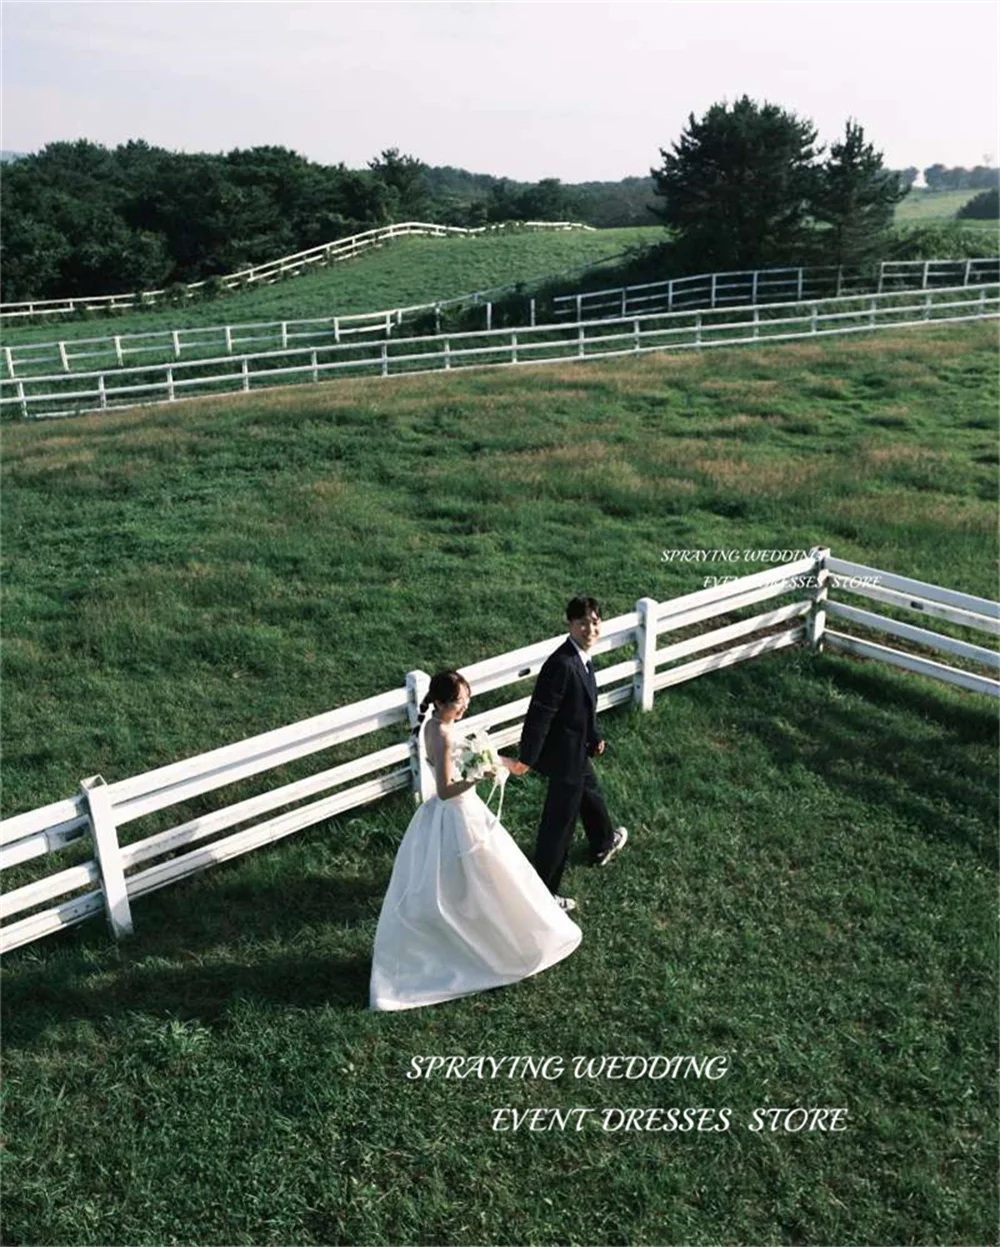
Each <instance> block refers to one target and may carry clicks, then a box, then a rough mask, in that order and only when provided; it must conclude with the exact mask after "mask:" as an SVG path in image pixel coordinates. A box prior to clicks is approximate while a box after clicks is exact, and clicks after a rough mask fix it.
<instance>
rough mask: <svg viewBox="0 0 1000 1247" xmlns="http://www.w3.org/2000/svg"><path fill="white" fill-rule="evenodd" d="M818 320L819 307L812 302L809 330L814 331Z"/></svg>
mask: <svg viewBox="0 0 1000 1247" xmlns="http://www.w3.org/2000/svg"><path fill="white" fill-rule="evenodd" d="M818 321H819V308H818V307H817V306H816V304H815V303H814V304H813V305H812V316H811V317H810V318H809V332H810V333H815V332H816V329H817V326H818Z"/></svg>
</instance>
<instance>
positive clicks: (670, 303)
mask: <svg viewBox="0 0 1000 1247" xmlns="http://www.w3.org/2000/svg"><path fill="white" fill-rule="evenodd" d="M673 310H674V279H673V278H672V277H671V279H670V280H669V281H668V282H667V311H668V312H672V311H673Z"/></svg>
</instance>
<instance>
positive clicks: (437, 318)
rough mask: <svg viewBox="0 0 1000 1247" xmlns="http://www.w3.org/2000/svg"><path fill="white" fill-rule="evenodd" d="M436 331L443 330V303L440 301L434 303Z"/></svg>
mask: <svg viewBox="0 0 1000 1247" xmlns="http://www.w3.org/2000/svg"><path fill="white" fill-rule="evenodd" d="M434 332H435V333H436V334H437V333H440V332H441V304H440V303H435V304H434Z"/></svg>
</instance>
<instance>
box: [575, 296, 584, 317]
mask: <svg viewBox="0 0 1000 1247" xmlns="http://www.w3.org/2000/svg"><path fill="white" fill-rule="evenodd" d="M576 319H577V320H583V295H582V294H578V295H577V296H576Z"/></svg>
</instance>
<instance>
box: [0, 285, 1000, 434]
mask: <svg viewBox="0 0 1000 1247" xmlns="http://www.w3.org/2000/svg"><path fill="white" fill-rule="evenodd" d="M998 314H1000V286H979V287H976V288H972V287H956V288H954V289H945V290H939V291H923V292H919V293H916V294H911V295H896V294H893V295H868V296H848V297H843V298H840V299H830V300H825V301H816V302H813V303H809V304H800V303H790V304H780V303H772V304H766V305H759V306H754V307H743V308H726V309H717V310H716V311H714V312H713V311H710V310H705V311H696V312H693V313H685V312H672V313H658V314H653V315H645V316H633V317H629V318H626V319H624V320H622V319H620V318H616V319H612V320H604V321H580V322H578V323H576V324H574V325H561V324H560V325H538V326H535V327H534V328H527V329H526V328H518V329H497V330H487V331H481V332H478V333H453V334H441V335H435V336H429V337H411V338H394V339H382V340H380V341H377V342H373V343H355V344H343V343H342V344H339V345H337V344H330V345H328V346H325V347H311V348H310V347H294V348H289V349H288V350H284V351H266V352H261V353H258V354H253V355H250V354H245V355H240V356H222V357H219V358H216V359H208V360H192V361H183V360H182V361H178V362H177V363H174V364H165V365H163V364H161V365H147V366H145V367H142V366H139V367H130V368H119V369H114V370H107V371H100V372H91V373H73V374H71V375H70V376H69V377H67V376H65V375H60V374H53V375H48V376H42V377H23V378H17V379H15V380H11V379H5V380H0V412H2V411H5V410H7V411H9V410H15V411H17V412H19V414H20V415H21V416H22V417H25V418H29V417H35V418H37V417H54V416H67V415H78V414H84V413H87V412H91V411H109V410H116V409H122V408H127V407H135V406H140V405H146V404H155V403H161V402H175V401H177V400H179V399H181V398H185V397H194V396H197V395H205V394H213V395H217V394H219V393H227V392H234V391H236V392H243V393H249V392H250V391H251V390H260V389H262V388H270V387H272V386H274V385H276V384H277V385H281V384H287V383H290V382H291V383H295V382H303V381H305V382H318V381H319V380H320V379H321V378H322V379H327V378H330V377H334V376H351V375H354V376H368V377H370V376H377V377H389V376H408V375H411V374H414V373H422V372H433V371H442V370H443V371H449V370H453V369H458V368H467V367H499V366H504V365H506V366H511V365H514V366H516V365H526V364H531V363H548V362H555V361H558V360H565V359H606V358H611V357H614V356H619V355H631V354H641V353H643V352H647V351H667V350H685V349H696V348H701V347H715V346H738V345H746V344H752V343H758V344H759V343H761V342H781V341H794V340H796V339H802V338H817V337H824V336H830V335H837V334H848V333H859V332H871V331H873V330H877V329H888V328H902V327H907V326H911V325H919V324H928V323H954V322H959V321H968V320H982V319H989V318H994V317H996V316H997V315H998Z"/></svg>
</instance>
